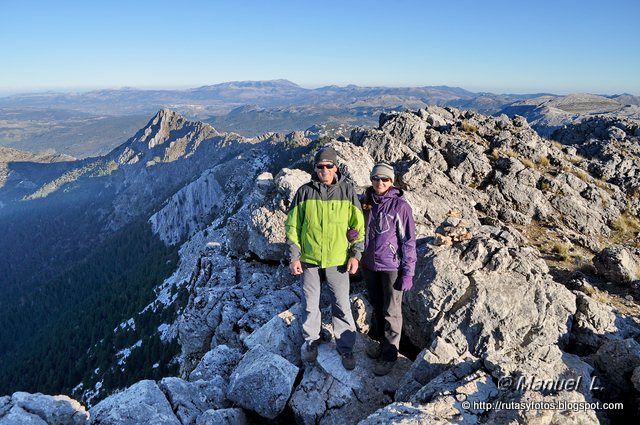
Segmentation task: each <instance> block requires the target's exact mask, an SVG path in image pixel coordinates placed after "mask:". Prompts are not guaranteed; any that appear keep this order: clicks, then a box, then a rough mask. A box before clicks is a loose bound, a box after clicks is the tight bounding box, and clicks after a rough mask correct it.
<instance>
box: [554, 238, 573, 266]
mask: <svg viewBox="0 0 640 425" xmlns="http://www.w3.org/2000/svg"><path fill="white" fill-rule="evenodd" d="M551 252H552V253H554V254H557V255H558V256H560V258H561V259H562V261H566V260H567V259H568V254H569V247H568V246H567V245H566V244H564V243H562V242H560V241H557V242H554V243H553V246H552V247H551Z"/></svg>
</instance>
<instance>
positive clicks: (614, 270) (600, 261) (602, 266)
mask: <svg viewBox="0 0 640 425" xmlns="http://www.w3.org/2000/svg"><path fill="white" fill-rule="evenodd" d="M593 265H594V266H595V267H596V269H597V270H598V273H600V274H601V275H602V276H604V277H605V278H606V279H608V280H611V281H614V282H630V281H632V280H634V279H637V278H638V275H637V273H638V270H639V268H638V267H640V265H639V264H638V262H637V261H636V259H635V258H634V256H633V254H631V253H630V252H629V251H628V250H627V249H626V248H621V247H613V248H605V249H603V250H602V251H601V252H600V253H599V254H598V255H596V256H595V257H593Z"/></svg>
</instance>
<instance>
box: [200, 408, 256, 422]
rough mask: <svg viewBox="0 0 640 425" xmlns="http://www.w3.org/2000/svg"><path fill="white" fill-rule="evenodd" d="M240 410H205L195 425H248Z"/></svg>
mask: <svg viewBox="0 0 640 425" xmlns="http://www.w3.org/2000/svg"><path fill="white" fill-rule="evenodd" d="M250 423H251V422H250V421H249V419H248V418H247V415H246V414H245V413H244V411H243V410H242V409H219V410H207V411H206V412H204V413H203V414H202V415H201V416H198V419H196V425H249V424H250Z"/></svg>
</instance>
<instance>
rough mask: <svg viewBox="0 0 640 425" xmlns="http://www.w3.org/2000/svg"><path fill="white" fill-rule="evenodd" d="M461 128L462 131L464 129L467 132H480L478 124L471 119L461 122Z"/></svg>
mask: <svg viewBox="0 0 640 425" xmlns="http://www.w3.org/2000/svg"><path fill="white" fill-rule="evenodd" d="M460 129H461V130H462V131H464V132H465V133H477V132H478V126H477V125H475V124H473V123H470V122H469V121H462V124H460Z"/></svg>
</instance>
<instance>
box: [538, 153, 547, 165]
mask: <svg viewBox="0 0 640 425" xmlns="http://www.w3.org/2000/svg"><path fill="white" fill-rule="evenodd" d="M549 164H550V161H549V158H548V157H547V156H546V155H541V156H540V158H538V165H539V166H540V167H548V166H549Z"/></svg>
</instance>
